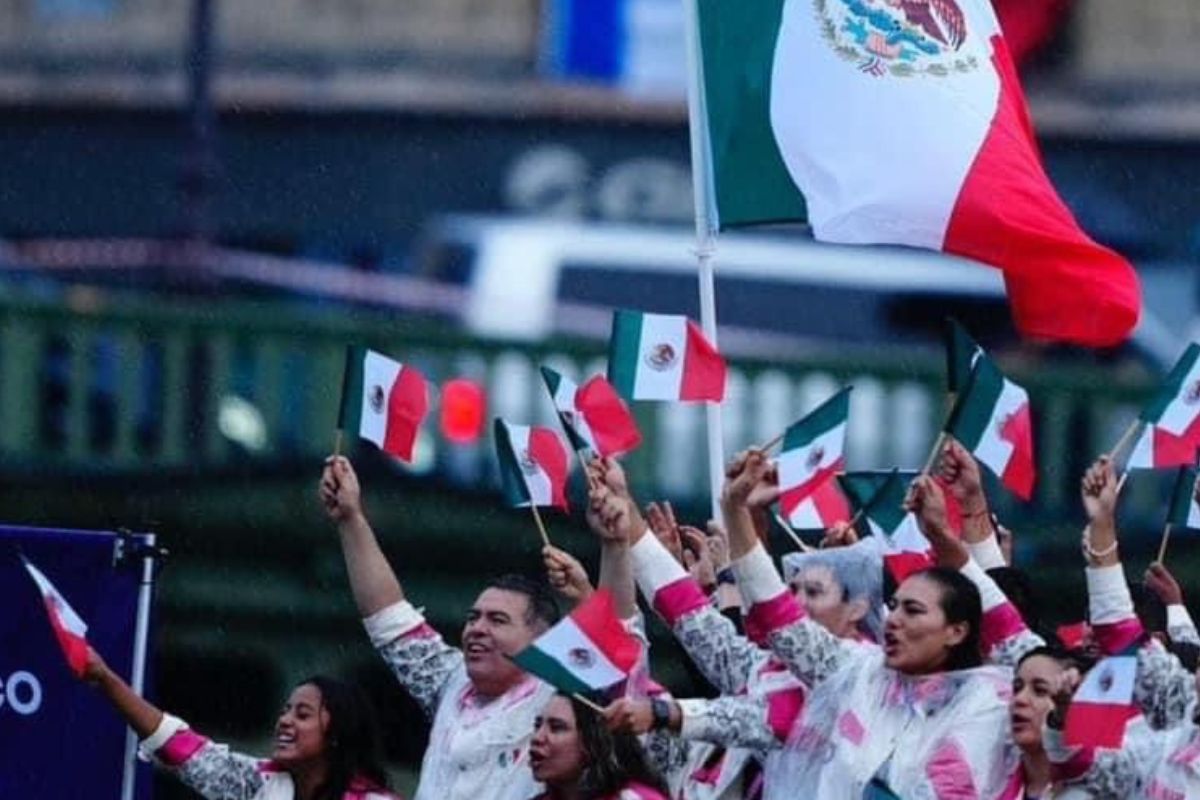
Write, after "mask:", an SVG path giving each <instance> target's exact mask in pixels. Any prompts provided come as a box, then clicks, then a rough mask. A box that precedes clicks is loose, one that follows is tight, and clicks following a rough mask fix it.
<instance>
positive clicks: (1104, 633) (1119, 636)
mask: <svg viewBox="0 0 1200 800" xmlns="http://www.w3.org/2000/svg"><path fill="white" fill-rule="evenodd" d="M1092 632H1093V634H1094V635H1095V637H1096V643H1097V644H1098V645H1100V650H1101V651H1102V652H1103V653H1104V654H1105V655H1108V656H1111V655H1115V654H1117V653H1120V652H1123V651H1125V650H1128V649H1129V648H1130V647H1132V646H1133V645H1135V644H1137V642H1138V640H1140V639H1141V638H1142V636H1143V634H1145V632H1146V631H1145V629H1144V628H1143V627H1142V623H1141V622H1140V621H1139V620H1138V619H1137V618H1136V617H1133V618H1131V619H1123V620H1121V621H1120V622H1114V623H1111V624H1106V625H1095V626H1093V627H1092Z"/></svg>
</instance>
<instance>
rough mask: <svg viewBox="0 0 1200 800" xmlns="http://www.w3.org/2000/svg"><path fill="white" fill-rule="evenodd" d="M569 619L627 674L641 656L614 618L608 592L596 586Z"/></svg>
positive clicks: (634, 642)
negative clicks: (596, 588)
mask: <svg viewBox="0 0 1200 800" xmlns="http://www.w3.org/2000/svg"><path fill="white" fill-rule="evenodd" d="M571 621H572V622H574V623H575V624H576V625H578V626H579V629H580V630H581V631H583V633H584V635H586V636H587V638H588V639H590V640H591V641H592V643H593V644H595V645H596V647H598V648H599V649H600V651H601V652H603V653H604V655H605V657H606V658H607V659H608V660H609V661H611V662H612V663H613V665H614V666H616V668H617V669H619V670H621V671H622V672H624V673H625V674H626V675H628V674H629V673H630V672H632V671H633V668H634V667H635V666H636V665H637V662H638V659H639V658H641V655H642V647H641V645H640V644H638V640H637V639H635V638H633V636H632V635H630V633H629V631H627V630H625V626H624V625H622V624H621V620H619V619H617V611H616V607H615V606H614V605H613V598H612V593H611V592H609V591H608V590H607V589H598V590H596V591H595V592H593V593H592V596H591V597H589V598H588V599H587V600H585V601H583V602H582V603H580V604H579V606H578V607H577V608H576V609H575V610H574V611H572V612H571Z"/></svg>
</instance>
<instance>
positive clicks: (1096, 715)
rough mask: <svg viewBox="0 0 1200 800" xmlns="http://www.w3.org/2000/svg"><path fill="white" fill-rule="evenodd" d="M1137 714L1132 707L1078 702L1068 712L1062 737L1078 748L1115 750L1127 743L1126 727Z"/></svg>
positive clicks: (1072, 704)
mask: <svg viewBox="0 0 1200 800" xmlns="http://www.w3.org/2000/svg"><path fill="white" fill-rule="evenodd" d="M1137 714H1138V711H1137V709H1135V708H1134V707H1133V706H1130V705H1125V704H1119V705H1118V704H1111V703H1086V702H1079V701H1078V700H1076V701H1075V702H1073V703H1071V705H1070V706H1069V707H1068V708H1067V720H1066V724H1065V725H1064V726H1063V737H1064V738H1065V739H1066V741H1067V742H1068V743H1069V744H1071V745H1075V746H1082V747H1106V748H1111V749H1116V748H1119V747H1120V746H1121V743H1122V742H1123V741H1124V740H1125V726H1126V724H1127V723H1128V722H1129V720H1130V719H1132V718H1133V717H1136V716H1137Z"/></svg>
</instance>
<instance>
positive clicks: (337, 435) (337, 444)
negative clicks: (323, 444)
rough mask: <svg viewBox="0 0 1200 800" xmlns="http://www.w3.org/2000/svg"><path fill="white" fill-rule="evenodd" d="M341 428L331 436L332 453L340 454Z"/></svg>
mask: <svg viewBox="0 0 1200 800" xmlns="http://www.w3.org/2000/svg"><path fill="white" fill-rule="evenodd" d="M342 436H343V433H342V429H341V428H338V429H337V433H335V434H334V436H333V454H334V455H335V456H340V455H341V454H342Z"/></svg>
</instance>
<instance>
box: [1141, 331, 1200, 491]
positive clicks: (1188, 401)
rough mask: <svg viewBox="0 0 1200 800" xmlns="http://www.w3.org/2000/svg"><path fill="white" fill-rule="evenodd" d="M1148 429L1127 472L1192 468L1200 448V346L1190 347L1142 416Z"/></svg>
mask: <svg viewBox="0 0 1200 800" xmlns="http://www.w3.org/2000/svg"><path fill="white" fill-rule="evenodd" d="M1139 418H1140V419H1141V421H1142V422H1144V423H1146V427H1145V428H1144V429H1143V430H1142V435H1141V436H1140V437H1139V438H1138V441H1137V443H1136V444H1135V445H1134V446H1133V452H1132V453H1131V454H1130V456H1129V462H1128V463H1127V464H1126V468H1127V469H1164V468H1169V467H1178V466H1183V465H1185V464H1191V463H1192V462H1193V460H1194V459H1195V457H1196V449H1197V447H1200V345H1197V344H1195V343H1194V342H1193V343H1192V344H1189V345H1188V346H1187V350H1185V351H1184V353H1183V355H1182V356H1181V357H1180V359H1179V361H1177V362H1176V363H1175V366H1174V367H1172V368H1171V371H1170V373H1168V374H1167V378H1166V380H1164V381H1163V385H1162V387H1161V388H1160V389H1159V390H1158V393H1157V394H1156V395H1155V396H1154V399H1152V400H1151V401H1150V403H1149V404H1147V406H1146V407H1145V408H1144V409H1142V413H1141V414H1140V415H1139Z"/></svg>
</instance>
